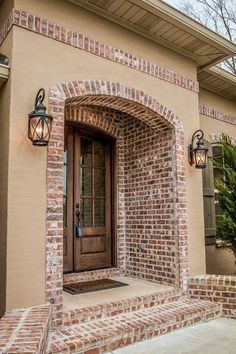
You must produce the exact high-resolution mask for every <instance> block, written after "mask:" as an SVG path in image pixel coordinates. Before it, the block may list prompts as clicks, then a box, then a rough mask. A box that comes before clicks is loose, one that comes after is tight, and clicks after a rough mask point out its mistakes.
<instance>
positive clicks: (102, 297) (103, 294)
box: [63, 276, 174, 310]
mask: <svg viewBox="0 0 236 354" xmlns="http://www.w3.org/2000/svg"><path fill="white" fill-rule="evenodd" d="M112 279H114V280H117V281H120V282H122V283H125V284H129V286H125V287H121V288H114V289H108V290H100V291H94V292H90V293H85V294H80V295H71V294H69V293H66V292H63V304H64V310H73V309H76V308H77V309H78V308H82V307H87V306H95V305H98V304H102V303H107V302H117V301H120V300H127V299H129V298H131V297H136V296H145V295H146V296H147V295H151V294H153V293H156V292H158V293H159V292H163V291H167V290H173V289H174V288H173V287H171V286H168V285H162V284H158V283H153V282H150V281H146V280H141V279H134V278H130V277H124V276H120V277H113V278H112Z"/></svg>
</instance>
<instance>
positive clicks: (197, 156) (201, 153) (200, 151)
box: [188, 129, 208, 168]
mask: <svg viewBox="0 0 236 354" xmlns="http://www.w3.org/2000/svg"><path fill="white" fill-rule="evenodd" d="M203 137H204V134H203V131H202V130H200V129H199V130H197V131H196V132H195V133H194V134H193V136H192V141H191V144H190V145H189V146H188V152H189V164H190V165H191V166H192V165H193V164H195V168H205V167H206V162H207V152H208V148H206V147H205V146H204V142H203ZM195 139H197V143H196V147H193V143H194V140H195Z"/></svg>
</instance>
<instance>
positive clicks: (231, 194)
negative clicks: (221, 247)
mask: <svg viewBox="0 0 236 354" xmlns="http://www.w3.org/2000/svg"><path fill="white" fill-rule="evenodd" d="M220 146H221V149H222V157H223V158H222V159H217V160H213V164H214V167H215V168H216V169H217V170H218V171H220V175H221V176H222V177H221V178H220V179H219V180H216V181H215V188H216V189H217V190H218V191H219V205H220V207H221V209H222V215H221V216H220V217H219V227H218V229H217V236H218V237H219V238H220V239H221V240H222V241H223V242H224V243H225V244H226V245H228V247H229V248H231V249H232V251H233V252H234V255H235V258H236V145H235V144H234V143H233V141H232V139H231V138H230V137H229V136H228V135H226V134H222V136H221V139H220Z"/></svg>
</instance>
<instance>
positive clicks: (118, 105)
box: [46, 81, 188, 325]
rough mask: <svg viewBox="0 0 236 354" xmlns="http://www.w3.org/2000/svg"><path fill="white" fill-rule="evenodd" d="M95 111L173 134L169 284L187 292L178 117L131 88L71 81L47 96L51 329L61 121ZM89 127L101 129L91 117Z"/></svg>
mask: <svg viewBox="0 0 236 354" xmlns="http://www.w3.org/2000/svg"><path fill="white" fill-rule="evenodd" d="M78 105H80V106H91V105H93V106H99V107H106V108H111V109H113V110H118V111H121V112H124V113H127V114H129V115H130V116H132V117H134V118H136V119H137V120H139V121H141V122H143V123H145V124H146V125H147V126H149V127H151V128H152V129H153V130H154V131H155V132H160V131H165V130H167V129H170V128H171V129H172V130H173V132H174V134H173V136H174V140H173V149H172V153H173V155H174V161H175V163H174V166H173V169H174V171H173V175H174V185H173V199H174V201H173V203H174V204H173V205H174V210H173V214H174V215H173V216H174V217H173V221H172V224H174V233H175V236H174V237H175V250H174V251H175V255H176V262H177V267H176V270H175V274H174V275H173V277H174V281H173V283H174V284H175V285H176V286H178V287H180V288H181V289H182V290H184V291H185V290H186V287H187V275H188V260H187V230H186V194H185V166H184V139H183V126H182V123H181V121H180V120H179V118H178V117H177V116H176V115H175V114H174V113H173V112H172V111H171V110H169V109H168V108H167V107H165V106H164V105H161V104H160V103H159V102H158V101H157V100H156V99H155V98H153V97H151V96H149V95H147V94H145V93H144V92H142V91H139V90H137V89H134V88H130V87H127V86H125V85H122V84H120V83H115V82H110V81H71V82H68V83H62V84H59V85H57V86H55V87H53V88H51V89H50V91H49V101H48V108H49V113H50V114H52V115H53V117H54V120H53V129H52V135H51V141H50V144H49V147H48V161H47V244H46V299H47V301H50V303H51V304H52V309H53V322H54V325H57V324H60V323H61V320H62V306H63V303H62V286H63V151H64V121H65V116H66V115H68V114H69V115H70V119H72V120H76V121H77V122H82V121H83V120H85V118H84V117H83V115H81V114H78V110H77V109H75V108H74V107H75V106H78ZM86 123H87V124H90V125H94V126H98V125H99V124H100V125H99V126H100V127H101V126H102V124H101V122H100V123H98V122H97V123H96V121H95V120H94V121H93V120H92V119H91V118H90V121H87V122H86ZM103 128H104V130H106V131H107V133H109V134H111V135H114V136H115V135H116V134H118V132H117V131H116V127H115V126H112V125H109V126H105V125H104V127H103Z"/></svg>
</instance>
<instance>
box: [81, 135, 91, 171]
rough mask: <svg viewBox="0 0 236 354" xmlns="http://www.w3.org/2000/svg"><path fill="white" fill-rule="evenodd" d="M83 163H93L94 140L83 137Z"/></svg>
mask: <svg viewBox="0 0 236 354" xmlns="http://www.w3.org/2000/svg"><path fill="white" fill-rule="evenodd" d="M80 163H81V165H85V166H91V164H92V141H91V140H88V139H85V138H81V159H80Z"/></svg>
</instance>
